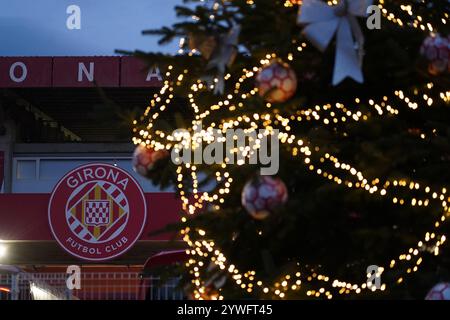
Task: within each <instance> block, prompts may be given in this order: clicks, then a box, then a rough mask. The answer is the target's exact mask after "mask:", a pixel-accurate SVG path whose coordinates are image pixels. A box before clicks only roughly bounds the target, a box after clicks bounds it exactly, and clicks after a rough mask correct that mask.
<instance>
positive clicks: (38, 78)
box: [0, 57, 52, 88]
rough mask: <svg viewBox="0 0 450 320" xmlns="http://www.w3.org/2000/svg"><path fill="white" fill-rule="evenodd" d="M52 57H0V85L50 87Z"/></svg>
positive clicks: (6, 86) (5, 86)
mask: <svg viewBox="0 0 450 320" xmlns="http://www.w3.org/2000/svg"><path fill="white" fill-rule="evenodd" d="M51 86H52V58H26V57H11V58H0V87H3V88H11V87H12V88H14V87H51Z"/></svg>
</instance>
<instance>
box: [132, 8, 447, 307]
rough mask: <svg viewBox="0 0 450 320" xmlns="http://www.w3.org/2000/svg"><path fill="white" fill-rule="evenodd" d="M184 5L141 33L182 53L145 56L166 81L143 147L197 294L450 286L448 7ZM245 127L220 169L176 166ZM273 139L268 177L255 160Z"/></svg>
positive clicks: (408, 292) (139, 126)
mask: <svg viewBox="0 0 450 320" xmlns="http://www.w3.org/2000/svg"><path fill="white" fill-rule="evenodd" d="M185 2H188V3H187V4H186V5H185V6H180V7H176V8H175V10H176V12H177V15H178V16H179V17H181V18H182V21H181V22H179V23H177V24H175V25H173V26H171V27H164V28H162V29H160V30H148V31H144V33H145V34H151V35H159V36H161V40H160V42H161V43H165V42H169V41H174V40H179V41H180V50H179V52H178V54H177V55H174V56H164V55H161V54H153V53H144V52H136V53H135V54H136V55H138V56H140V57H142V58H143V59H145V60H146V61H147V62H148V63H149V64H150V65H152V64H155V63H157V64H159V65H160V66H161V67H163V68H164V69H165V70H166V71H165V72H166V73H165V81H164V86H163V87H162V89H161V90H160V92H159V93H158V94H156V95H155V96H154V97H153V98H152V100H151V103H150V104H149V107H148V108H147V109H146V110H145V112H143V114H142V116H141V117H140V118H137V119H136V120H135V121H134V122H133V124H134V133H135V137H134V139H133V142H134V143H135V144H136V145H139V146H138V148H137V150H136V161H137V162H136V163H137V164H139V163H142V162H143V160H142V159H143V158H142V157H144V158H145V159H146V160H145V161H146V163H144V164H145V167H143V168H142V167H141V168H140V169H141V170H140V171H141V173H142V174H144V175H146V176H148V177H149V178H150V179H152V181H153V182H154V183H157V184H159V185H161V187H162V188H164V187H166V186H168V185H171V184H172V185H175V186H176V187H177V190H178V196H179V197H180V198H181V200H182V202H183V212H182V213H181V216H180V223H179V224H177V225H174V226H171V227H170V228H169V229H171V230H176V231H177V232H178V234H181V237H182V239H183V240H184V241H185V242H186V244H187V248H188V249H187V253H188V260H187V262H186V263H185V264H184V265H182V266H181V270H180V269H176V270H172V271H173V272H177V273H178V272H181V273H182V275H183V277H182V285H183V287H184V288H185V290H186V292H187V293H188V294H189V296H190V297H192V298H195V299H222V298H225V299H233V298H237V299H240V298H255V299H332V298H338V299H360V298H386V299H387V298H389V299H391V298H399V299H408V298H415V299H423V298H424V297H425V295H426V293H427V292H428V291H429V290H430V289H431V288H432V287H433V286H434V285H436V284H438V283H442V282H444V283H445V282H450V268H449V265H450V250H449V249H448V247H447V246H446V245H445V244H446V243H445V240H446V235H447V234H448V231H449V226H448V224H447V223H446V220H447V219H448V217H449V215H450V214H449V212H450V211H449V206H448V202H449V201H450V189H446V186H448V183H449V181H450V170H449V168H450V110H449V102H450V91H449V80H450V78H449V71H450V64H449V48H450V47H449V39H450V38H448V34H449V26H450V23H449V22H450V21H449V13H450V10H449V9H450V4H449V2H448V1H447V0H439V1H432V2H431V1H423V0H412V1H406V0H403V1H397V0H380V1H379V2H377V1H375V2H374V3H372V1H367V0H333V1H328V2H325V1H320V0H303V1H301V0H299V1H294V0H229V1H227V0H223V1H198V0H197V1H193V0H191V1H185ZM176 129H184V131H180V130H178V131H176V132H175V133H174V130H176ZM236 129H242V131H240V132H241V133H242V132H244V133H245V134H247V136H246V138H245V139H246V140H245V143H246V144H245V145H241V146H240V147H239V145H237V147H232V148H231V149H230V148H227V147H225V148H224V155H223V159H222V161H215V162H214V161H206V160H205V159H203V160H204V161H199V160H201V159H200V158H195V155H194V159H196V160H197V161H194V160H192V161H191V162H186V161H185V162H183V161H181V160H180V157H181V155H183V156H185V155H187V154H190V152H191V151H192V153H194V154H195V153H196V151H198V150H206V149H205V148H207V146H208V145H211V144H213V143H215V142H220V141H223V140H224V139H225V138H220V137H219V138H218V135H219V134H222V135H223V137H225V136H226V133H227V131H228V130H236ZM269 138H274V139H269ZM232 139H235V140H236V139H238V137H232ZM264 139H266V140H267V141H268V142H267V143H268V147H269V149H270V147H272V150H271V151H272V154H270V152H268V153H267V155H269V154H270V159H271V160H274V161H276V159H279V168H276V169H278V170H276V172H269V175H267V172H266V174H264V168H266V169H267V167H268V162H267V161H266V162H265V163H264V161H254V162H251V161H250V160H251V159H253V160H254V158H252V157H256V156H257V155H262V154H263V153H262V152H260V151H261V149H262V148H263V142H262V141H263V140H264ZM277 145H279V147H278V148H276V146H277ZM209 151H211V150H209ZM266 151H267V150H266ZM169 153H171V154H172V158H173V155H174V154H175V155H179V156H180V157H178V158H177V157H176V156H175V159H172V160H174V161H170V160H169V158H170V157H169ZM210 154H211V155H212V156H213V157H217V158H218V159H219V158H221V154H220V152H219V150H218V149H215V150H214V152H210ZM201 156H203V157H204V156H205V153H203V154H201V153H200V157H201ZM233 156H236V157H235V159H233ZM278 156H279V158H278ZM162 160H165V161H162ZM259 160H261V159H259ZM265 160H267V159H265ZM145 161H144V162H145ZM155 168H157V170H155ZM441 289H442V288H441ZM444 289H445V288H444ZM444 289H443V290H441V291H440V292H443V293H444V294H446V292H444V291H445V290H444ZM438 293H439V292H438ZM439 294H440V293H439ZM441 296H442V295H438V296H433V297H434V298H439V297H441ZM433 297H432V298H433ZM442 297H443V296H442Z"/></svg>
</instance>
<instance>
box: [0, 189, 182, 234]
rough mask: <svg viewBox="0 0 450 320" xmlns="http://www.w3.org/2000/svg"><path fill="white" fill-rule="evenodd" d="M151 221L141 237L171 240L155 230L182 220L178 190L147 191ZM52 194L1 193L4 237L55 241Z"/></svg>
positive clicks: (0, 209) (1, 216) (0, 208)
mask: <svg viewBox="0 0 450 320" xmlns="http://www.w3.org/2000/svg"><path fill="white" fill-rule="evenodd" d="M144 197H145V201H146V204H147V221H146V223H145V227H144V230H143V232H142V235H141V237H140V239H139V240H169V239H171V237H172V235H171V234H159V235H157V236H152V237H150V236H149V234H150V233H151V232H155V231H158V230H161V229H162V228H164V227H165V226H166V225H168V224H171V223H176V222H178V221H179V218H180V216H179V213H180V212H181V202H180V200H179V199H177V198H176V196H175V194H174V193H146V194H145V195H144ZM49 200H50V194H0V221H1V223H0V239H2V240H41V241H42V240H54V238H53V236H52V233H51V231H50V226H49V223H48V204H49Z"/></svg>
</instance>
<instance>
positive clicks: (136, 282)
mask: <svg viewBox="0 0 450 320" xmlns="http://www.w3.org/2000/svg"><path fill="white" fill-rule="evenodd" d="M67 276H68V275H67V274H66V273H25V272H23V273H16V274H0V300H2V299H3V300H5V299H6V300H181V299H183V298H184V295H183V292H182V290H181V289H180V288H179V287H178V282H179V278H170V279H167V280H162V279H161V278H159V277H154V276H142V275H141V274H140V273H137V272H82V273H81V274H80V277H81V288H80V289H73V290H70V289H69V288H68V287H67V283H66V281H67Z"/></svg>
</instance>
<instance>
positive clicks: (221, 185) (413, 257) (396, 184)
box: [133, 0, 450, 299]
mask: <svg viewBox="0 0 450 320" xmlns="http://www.w3.org/2000/svg"><path fill="white" fill-rule="evenodd" d="M287 2H289V1H287ZM247 3H248V4H251V5H252V4H253V1H251V0H248V1H247ZM285 5H286V4H285ZM383 5H384V1H383V0H381V1H380V4H379V7H380V9H381V10H382V12H383V15H384V16H385V17H387V18H388V19H389V20H391V21H393V22H394V23H397V24H398V25H400V26H403V25H404V23H403V21H402V20H400V19H399V18H397V17H395V16H394V15H393V14H392V13H389V12H388V11H387V10H386V9H385V8H384V6H383ZM401 10H402V11H404V12H407V13H408V14H409V15H410V16H414V14H413V13H412V11H411V8H410V7H409V6H402V7H401ZM414 19H415V20H414V22H413V23H412V24H411V26H412V27H414V28H420V29H421V30H429V31H433V30H434V28H433V27H432V26H431V25H430V24H428V23H424V22H422V18H421V17H419V16H418V17H415V18H414ZM183 46H184V40H183V42H181V41H180V50H181V49H182V47H183ZM305 47H306V43H302V44H300V45H296V50H295V52H296V53H301V52H302V51H303V49H304V48H305ZM180 53H182V52H181V51H180ZM192 54H195V50H191V51H189V53H188V55H192ZM275 58H276V55H275V54H268V55H266V57H265V58H264V59H262V60H261V61H260V64H261V66H264V65H266V64H268V63H270V61H271V60H272V59H275ZM287 59H288V60H293V59H294V55H293V54H292V53H290V54H289V55H288V56H287ZM259 69H260V67H253V68H250V69H244V70H243V74H242V75H241V77H239V79H238V80H237V82H236V83H235V84H234V86H232V88H234V89H233V91H232V92H231V93H229V94H228V95H226V97H225V99H223V100H220V101H218V102H217V103H215V104H213V105H211V106H210V107H209V108H206V109H204V111H201V110H200V108H199V102H198V101H196V95H197V93H199V92H200V91H206V90H208V89H210V88H208V86H207V85H206V84H205V83H204V82H203V81H201V80H198V81H197V82H196V83H194V84H192V86H191V87H190V90H191V93H190V94H189V95H188V98H189V103H190V106H191V108H192V110H193V111H194V113H195V119H194V120H193V121H192V127H191V128H189V130H188V134H190V135H191V136H192V138H191V139H190V140H186V139H185V138H186V137H185V136H183V135H180V134H179V135H172V134H168V133H165V132H163V131H161V130H153V123H154V121H156V120H157V119H158V117H159V116H160V114H161V112H164V110H166V109H167V107H168V106H169V105H170V104H171V101H172V99H173V97H174V95H173V92H174V87H176V86H181V85H182V84H183V81H184V79H185V76H186V74H187V73H188V71H187V70H183V72H181V73H179V75H178V76H176V77H173V79H174V80H171V81H169V80H166V81H165V82H164V85H163V87H162V88H161V90H160V92H159V94H156V95H155V96H154V97H153V99H152V100H151V102H150V105H149V106H148V108H147V109H146V110H145V112H144V116H143V117H141V118H140V121H139V122H140V124H139V125H138V121H137V120H134V121H133V125H134V126H135V127H134V133H135V134H136V136H135V137H134V138H133V142H134V143H135V144H142V145H148V146H150V147H152V148H156V149H163V148H164V149H167V150H169V149H170V148H176V149H179V150H181V149H187V148H188V147H191V148H192V149H193V150H195V149H196V148H198V147H199V146H200V144H199V143H201V142H205V141H206V142H207V143H211V142H213V141H214V134H213V133H214V130H220V131H221V132H225V131H226V130H228V129H232V128H235V127H242V126H245V127H247V128H246V130H248V131H247V132H253V131H256V130H259V129H263V130H264V132H265V134H273V132H274V130H275V128H281V130H279V131H280V134H279V135H278V139H279V140H280V142H281V144H282V145H283V146H284V147H285V148H287V150H288V151H290V152H291V154H292V155H293V157H301V160H302V162H303V163H304V164H305V166H306V168H307V169H308V170H309V171H311V172H314V173H316V174H317V175H318V176H320V177H322V178H324V179H326V180H327V181H330V182H333V183H336V184H338V185H343V186H345V187H347V188H350V189H358V190H363V191H365V192H368V193H369V194H374V195H378V196H381V197H389V198H390V201H391V202H392V204H393V205H399V206H407V205H408V206H410V207H416V206H418V207H422V206H423V207H428V206H430V205H431V203H437V204H438V205H439V206H440V207H442V210H443V213H442V215H441V216H440V217H439V219H437V220H436V221H435V222H434V224H433V228H432V229H431V230H430V231H428V232H426V233H425V235H424V237H423V239H422V240H421V241H418V242H417V245H416V246H414V247H410V248H408V249H407V250H405V252H404V253H402V254H400V255H399V256H398V257H397V258H394V259H390V260H389V263H387V264H385V267H380V268H379V270H378V273H377V276H381V275H382V274H383V272H385V270H393V269H394V268H400V267H403V269H404V270H406V271H405V272H403V273H401V274H400V275H399V276H398V278H397V279H396V280H395V282H396V283H398V284H399V283H403V282H404V281H405V278H406V276H407V275H408V274H410V273H414V272H417V271H418V269H419V266H420V265H421V263H422V262H423V253H425V252H429V253H432V254H434V255H438V254H439V247H440V246H441V245H442V244H443V243H444V242H445V241H446V237H445V235H443V234H441V233H440V228H441V226H442V224H443V223H444V222H445V221H446V217H447V215H449V213H450V210H449V207H448V204H447V201H449V200H450V199H448V197H447V196H446V189H445V188H441V189H440V190H432V188H431V186H421V185H420V184H419V183H418V182H415V181H412V180H408V179H397V180H385V181H382V180H381V179H379V178H375V179H372V180H370V181H369V179H368V178H366V177H365V176H364V174H363V173H362V172H361V171H359V170H358V169H357V168H356V167H354V166H352V165H350V164H348V163H345V162H343V161H341V160H339V159H338V157H336V156H335V155H332V154H329V153H322V152H321V150H320V147H318V146H313V145H312V143H311V142H310V141H309V140H308V139H307V138H304V137H302V138H300V137H297V136H295V135H293V134H291V133H290V131H291V130H290V128H291V122H297V123H300V122H302V121H307V122H312V121H316V122H321V123H323V124H325V125H333V126H335V125H336V124H338V123H344V122H349V121H355V122H358V121H361V120H362V121H365V120H368V119H369V118H370V117H372V116H373V115H372V113H370V112H362V111H356V112H353V111H351V109H353V108H349V107H347V106H345V105H344V104H342V103H335V104H324V105H321V106H319V105H317V106H314V107H311V108H306V109H305V108H302V109H300V110H298V111H297V112H296V113H295V114H294V115H292V114H289V115H282V114H281V113H279V111H278V110H276V109H274V110H271V107H272V105H271V104H267V105H266V107H267V108H268V112H266V113H262V114H257V113H254V114H240V115H239V116H237V117H234V118H230V119H226V120H225V119H223V120H221V121H220V123H217V124H216V123H211V124H210V126H209V127H207V128H206V129H203V130H201V131H200V132H196V129H197V128H198V127H200V126H201V124H202V121H204V120H206V119H208V118H209V117H210V116H211V115H212V114H213V113H214V112H217V111H218V110H220V109H222V108H228V111H230V112H231V113H233V112H236V111H238V110H241V109H242V108H243V107H244V105H245V100H247V99H248V98H249V97H252V96H254V95H256V94H257V92H258V90H257V88H253V89H250V90H249V91H248V92H245V93H241V88H242V87H243V84H244V82H245V81H246V80H249V79H251V78H253V77H254V76H255V75H256V74H257V72H258V70H259ZM172 71H173V66H169V67H168V71H167V73H166V77H167V79H169V78H171V77H172ZM224 79H225V81H228V80H229V79H231V75H229V74H227V75H225V77H224ZM433 86H434V85H433V84H432V83H430V84H427V85H426V87H425V88H424V89H421V90H417V89H416V90H415V91H414V92H413V94H412V95H411V96H413V97H414V99H413V98H411V96H408V95H407V94H406V93H405V92H404V91H403V90H396V91H394V96H395V98H396V101H391V100H392V98H388V97H386V96H385V97H383V98H382V99H381V101H379V102H375V99H369V100H368V101H367V102H366V103H365V104H364V105H365V106H367V107H369V108H372V109H373V110H374V111H375V113H376V114H377V115H379V116H383V115H390V116H396V115H398V114H399V112H400V111H399V110H400V109H399V108H398V107H397V106H396V104H398V103H403V104H405V105H406V106H407V107H408V108H409V109H411V110H417V109H419V108H421V107H422V105H423V104H425V105H426V106H428V107H431V106H432V105H433V104H434V102H435V101H437V100H439V99H441V100H442V101H444V102H445V103H448V102H449V101H450V91H446V92H440V93H439V94H438V96H436V95H433V93H432V92H431V90H432V88H433ZM354 101H355V102H354V103H355V105H356V107H359V106H361V105H363V103H362V102H361V100H360V99H359V98H355V99H354ZM156 108H158V110H155V109H156ZM151 111H152V113H151V116H150V112H151ZM269 111H271V112H269ZM146 119H148V123H147V124H144V126H143V127H144V128H143V129H138V127H139V128H142V123H144V122H145V120H146ZM234 152H235V153H236V154H237V153H238V152H241V153H242V154H243V155H244V157H247V158H248V157H249V156H250V153H249V152H247V153H244V152H243V151H241V150H234ZM228 162H229V161H227V159H225V161H224V162H223V163H222V164H221V165H220V166H219V167H220V168H219V169H218V170H217V171H216V172H215V176H216V181H217V188H216V191H215V192H214V191H213V192H200V191H199V190H198V186H199V182H198V175H197V170H198V168H197V167H196V166H195V165H191V164H189V163H186V164H184V165H179V166H178V167H177V169H176V173H177V187H178V190H179V193H180V196H181V201H182V207H183V210H184V211H185V212H186V213H187V214H189V215H194V214H196V213H197V212H198V211H199V210H200V209H202V208H205V206H207V205H208V208H211V210H212V211H213V212H214V211H216V212H219V210H220V208H221V206H222V205H223V204H224V203H225V196H226V194H228V193H229V192H230V189H231V186H232V183H233V179H232V177H231V175H230V172H229V171H228V170H227V167H228V165H229V164H228ZM185 177H190V179H189V180H190V181H191V183H192V186H191V187H192V188H188V189H191V190H192V197H191V196H188V195H187V194H186V191H185V186H184V182H185ZM410 191H414V193H413V194H411V195H409V194H410ZM181 221H182V222H183V223H185V224H186V227H184V228H183V229H182V230H181V231H180V233H181V235H182V237H183V240H184V241H185V242H186V243H187V244H188V246H189V248H190V249H188V250H186V253H187V254H188V255H189V256H190V258H189V260H188V262H187V263H186V267H187V268H188V270H189V273H190V274H191V275H192V276H193V279H192V284H193V285H194V286H195V290H194V292H193V295H194V297H195V298H196V299H204V298H209V299H223V298H224V297H223V296H222V295H221V294H220V293H208V290H207V288H206V287H205V284H204V281H202V279H201V272H200V271H201V270H202V269H204V268H205V267H207V266H206V265H205V264H204V263H203V261H202V260H203V259H206V260H209V261H211V262H212V263H214V264H215V265H216V266H217V267H218V268H219V269H220V270H224V272H228V274H229V278H230V279H233V280H234V282H235V283H236V285H237V286H238V287H239V288H241V289H242V290H246V291H247V292H249V293H250V292H255V291H257V292H259V293H261V294H264V295H271V296H276V297H278V298H280V299H283V298H286V297H287V294H288V293H289V292H291V291H299V290H301V288H302V285H303V284H304V283H305V282H308V283H309V285H308V288H310V289H309V290H308V291H306V295H307V296H311V297H316V298H319V297H322V296H323V297H325V298H327V299H332V298H333V294H332V293H331V292H337V294H340V295H343V294H351V293H353V294H360V293H362V292H363V291H364V290H370V291H373V290H375V288H374V287H371V286H368V285H367V283H366V282H363V283H361V284H353V283H349V282H347V281H341V280H339V279H336V278H334V277H331V276H329V275H324V274H318V273H317V272H316V271H315V270H314V269H311V268H306V267H305V266H304V267H303V268H302V267H301V265H300V264H297V265H298V269H299V270H297V271H294V272H293V273H290V274H286V275H284V276H281V278H280V279H278V280H277V281H275V282H273V283H271V284H270V283H265V282H264V281H262V280H261V279H259V278H258V277H257V274H256V272H255V271H254V270H248V271H240V270H238V268H237V267H236V266H235V265H234V264H232V262H231V261H229V259H228V258H227V257H226V256H225V255H224V253H223V252H221V250H220V249H219V248H218V247H217V245H216V244H215V243H214V242H213V241H210V240H207V239H209V234H208V232H207V230H204V229H191V228H190V227H188V226H187V222H188V220H187V219H186V218H185V217H182V220H181ZM194 232H195V239H198V240H195V241H194V240H193V239H192V234H193V233H194ZM304 268H306V270H302V269H304ZM404 273H406V274H404ZM313 284H317V287H314V286H313ZM386 289H387V285H386V284H382V286H381V287H380V290H382V291H384V290H386Z"/></svg>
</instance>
